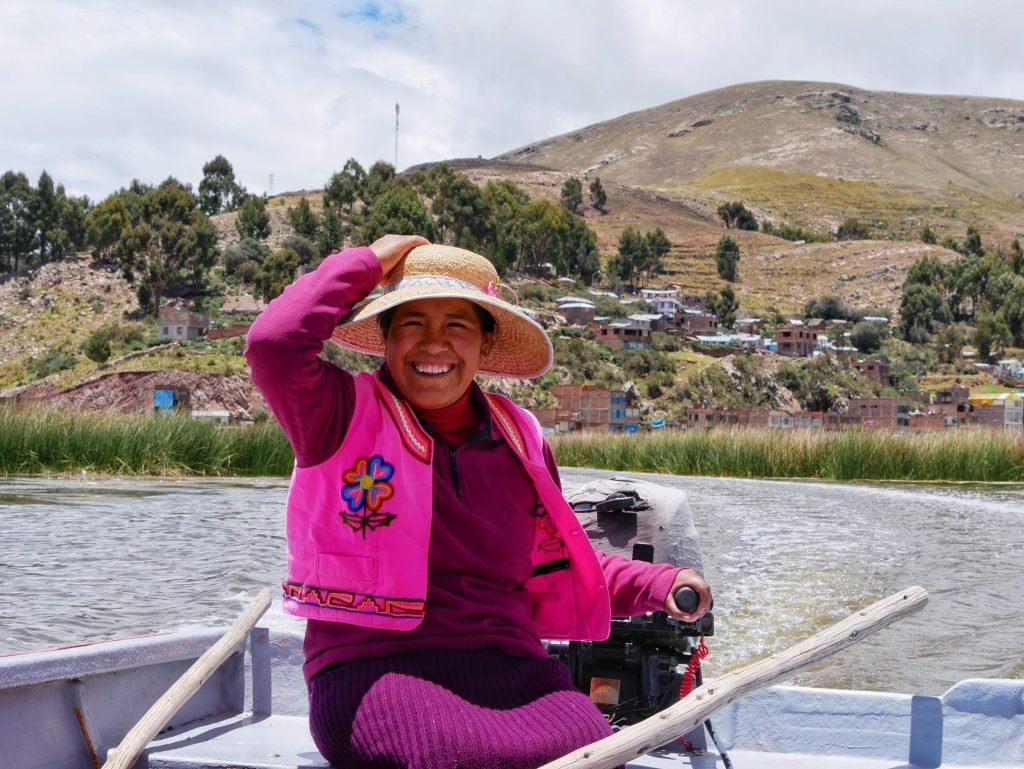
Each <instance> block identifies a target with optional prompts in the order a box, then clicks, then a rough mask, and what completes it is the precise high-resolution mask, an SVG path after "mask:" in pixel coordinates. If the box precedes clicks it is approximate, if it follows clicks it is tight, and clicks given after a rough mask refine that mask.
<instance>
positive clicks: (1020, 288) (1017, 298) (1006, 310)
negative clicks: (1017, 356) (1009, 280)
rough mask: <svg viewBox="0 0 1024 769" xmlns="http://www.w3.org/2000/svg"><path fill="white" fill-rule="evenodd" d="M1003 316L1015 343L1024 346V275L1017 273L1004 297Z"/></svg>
mask: <svg viewBox="0 0 1024 769" xmlns="http://www.w3.org/2000/svg"><path fill="white" fill-rule="evenodd" d="M1000 311H1001V312H1002V313H1003V318H1004V319H1005V321H1006V326H1007V329H1008V330H1009V332H1010V335H1011V337H1012V338H1013V343H1014V344H1015V345H1017V346H1018V347H1024V275H1015V276H1014V278H1013V285H1012V286H1011V287H1010V290H1009V291H1007V292H1006V296H1005V298H1004V299H1003V304H1002V308H1001V310H1000Z"/></svg>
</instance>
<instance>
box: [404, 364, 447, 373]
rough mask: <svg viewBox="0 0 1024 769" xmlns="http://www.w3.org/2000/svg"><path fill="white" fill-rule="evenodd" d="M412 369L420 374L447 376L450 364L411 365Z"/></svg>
mask: <svg viewBox="0 0 1024 769" xmlns="http://www.w3.org/2000/svg"><path fill="white" fill-rule="evenodd" d="M412 367H413V368H414V369H416V371H417V372H418V373H420V374H447V373H448V372H449V371H451V370H452V365H451V364H450V363H446V364H440V363H413V364H412Z"/></svg>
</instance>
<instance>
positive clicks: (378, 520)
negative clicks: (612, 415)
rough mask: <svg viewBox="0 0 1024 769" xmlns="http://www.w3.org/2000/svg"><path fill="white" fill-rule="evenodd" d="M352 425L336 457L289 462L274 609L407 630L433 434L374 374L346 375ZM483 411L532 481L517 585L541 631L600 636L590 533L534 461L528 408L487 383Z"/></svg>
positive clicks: (537, 445)
mask: <svg viewBox="0 0 1024 769" xmlns="http://www.w3.org/2000/svg"><path fill="white" fill-rule="evenodd" d="M355 392H356V402H355V410H354V413H353V415H352V422H351V426H350V427H349V430H348V433H347V434H346V435H345V438H344V440H343V441H342V444H341V446H340V447H339V449H338V451H337V452H335V454H334V456H332V457H331V458H330V459H328V460H327V461H326V462H323V463H322V464H319V465H315V466H313V467H295V469H294V471H293V472H292V482H291V488H290V490H289V493H288V512H287V530H288V576H287V580H286V581H285V582H284V584H283V585H282V587H283V589H284V609H285V611H286V612H288V613H289V614H295V615H298V616H301V617H306V618H311V619H319V620H329V621H334V622H347V623H350V624H354V625H362V626H364V627H375V628H387V629H391V630H411V629H413V628H414V627H416V626H417V625H419V623H420V622H421V621H422V620H423V615H424V612H425V611H429V607H428V606H427V602H426V599H427V550H428V546H429V543H430V524H431V519H432V516H433V509H432V508H433V504H432V500H433V494H432V481H433V467H432V464H431V462H432V456H433V449H434V444H433V440H432V438H431V437H430V436H429V435H428V434H427V433H426V431H425V430H424V429H423V428H422V426H421V425H420V424H419V422H418V421H417V419H416V416H415V415H414V414H413V411H412V409H411V408H410V407H409V406H408V405H407V404H406V403H405V402H404V401H402V400H401V399H399V398H398V397H397V396H395V395H394V394H393V393H392V392H391V391H390V390H388V389H387V387H385V386H384V384H383V383H382V382H381V381H380V380H379V379H378V378H377V376H376V375H370V374H357V375H356V376H355ZM487 402H488V405H489V407H490V415H491V420H492V422H493V423H494V424H495V425H497V427H498V429H499V431H500V432H501V434H502V435H503V436H504V438H505V440H506V441H507V442H508V444H509V446H511V448H512V450H513V451H514V453H515V454H516V456H517V457H518V458H519V460H520V461H521V462H522V464H523V467H524V468H525V469H526V472H527V473H528V474H529V476H530V478H531V480H532V481H533V485H534V487H535V488H536V489H537V496H538V499H539V500H540V503H541V508H540V509H539V510H538V515H537V528H536V533H535V536H534V547H533V552H532V561H533V564H534V575H533V576H532V577H531V578H530V579H529V580H527V582H526V585H525V587H526V590H527V591H528V592H529V593H530V596H531V598H532V603H533V620H534V623H535V624H536V627H537V632H538V634H539V635H540V636H541V637H542V638H548V639H595V640H599V639H604V638H607V637H608V633H609V630H610V620H611V610H610V606H609V598H608V586H607V584H606V582H605V578H604V573H603V571H602V570H601V566H600V564H599V563H598V560H597V556H596V555H595V553H594V550H593V547H592V546H591V544H590V541H589V540H588V539H587V536H586V534H585V532H584V531H583V529H582V527H581V526H580V524H579V522H578V521H577V519H576V515H575V514H574V513H573V511H572V508H571V507H570V506H569V504H568V503H567V502H566V501H565V498H564V497H563V496H562V492H561V490H560V489H559V488H558V486H557V485H556V484H555V482H554V480H553V479H552V478H551V474H550V473H549V472H548V469H547V466H546V465H545V463H544V439H543V436H542V434H541V430H540V425H539V424H538V423H537V420H536V418H535V417H534V416H533V415H532V414H530V413H529V412H528V411H524V410H523V409H520V408H519V407H518V406H516V405H515V404H514V403H513V402H512V401H510V400H509V399H508V398H505V397H503V396H500V395H494V394H488V395H487Z"/></svg>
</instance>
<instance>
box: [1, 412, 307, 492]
mask: <svg viewBox="0 0 1024 769" xmlns="http://www.w3.org/2000/svg"><path fill="white" fill-rule="evenodd" d="M292 461H293V458H292V451H291V448H290V446H289V445H288V442H287V440H286V439H285V437H284V435H283V434H282V433H281V430H280V428H279V427H278V426H277V425H275V424H262V425H253V426H245V427H225V426H223V425H217V424H211V423H208V422H200V421H197V420H194V419H191V418H190V417H187V416H171V417H164V416H157V415H153V416H149V415H128V416H125V415H114V414H106V413H97V412H77V411H76V412H71V411H66V410H41V409H40V410H34V409H33V410H22V409H13V408H0V473H4V474H32V473H63V472H72V471H80V470H89V471H92V472H98V473H112V474H140V475H162V474H179V475H287V474H288V473H290V472H291V467H292Z"/></svg>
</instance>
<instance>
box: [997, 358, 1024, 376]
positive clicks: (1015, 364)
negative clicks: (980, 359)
mask: <svg viewBox="0 0 1024 769" xmlns="http://www.w3.org/2000/svg"><path fill="white" fill-rule="evenodd" d="M995 375H996V376H997V377H1006V378H1008V379H1024V364H1022V363H1021V362H1020V361H1019V360H1017V359H1016V358H1004V359H1003V360H1001V361H998V362H996V368H995Z"/></svg>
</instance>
